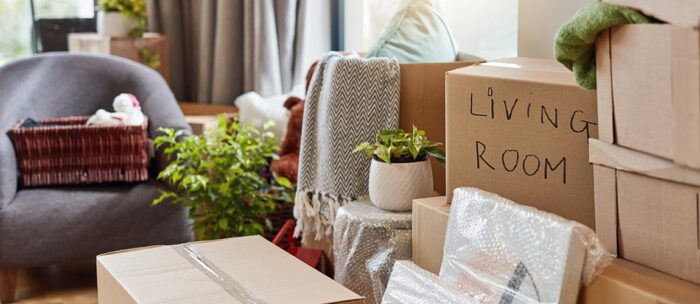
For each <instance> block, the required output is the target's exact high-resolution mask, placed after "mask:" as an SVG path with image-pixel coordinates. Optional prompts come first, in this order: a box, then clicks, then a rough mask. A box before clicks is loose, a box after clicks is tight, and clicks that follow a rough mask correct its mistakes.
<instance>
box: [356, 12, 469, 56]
mask: <svg viewBox="0 0 700 304" xmlns="http://www.w3.org/2000/svg"><path fill="white" fill-rule="evenodd" d="M367 57H396V59H398V61H399V62H401V63H406V62H446V61H455V59H456V57H457V44H456V43H455V40H454V38H453V37H452V33H451V32H450V29H449V28H448V27H447V24H446V23H445V21H444V20H443V19H442V16H440V14H439V13H438V12H437V10H436V7H435V5H434V4H433V1H432V0H404V1H403V2H402V3H401V6H400V8H399V11H398V12H397V13H396V15H394V17H392V18H391V20H390V21H389V24H388V25H387V27H386V29H385V30H384V33H383V34H382V36H381V37H380V38H379V40H378V41H377V42H376V43H375V45H374V46H373V47H372V48H371V49H370V51H369V52H368V53H367Z"/></svg>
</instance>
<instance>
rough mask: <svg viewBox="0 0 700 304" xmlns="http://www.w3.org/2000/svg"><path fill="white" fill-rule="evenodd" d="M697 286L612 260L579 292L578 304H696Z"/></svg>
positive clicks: (698, 292)
mask: <svg viewBox="0 0 700 304" xmlns="http://www.w3.org/2000/svg"><path fill="white" fill-rule="evenodd" d="M699 301H700V286H698V285H695V284H692V283H688V282H686V281H683V280H680V279H677V278H674V277H671V276H669V275H666V274H663V273H660V272H658V271H654V270H652V269H649V268H646V267H643V266H640V265H637V264H635V263H632V262H629V261H625V260H622V259H615V260H614V261H613V263H612V264H610V266H608V267H607V268H605V270H603V273H602V274H601V275H600V276H599V277H598V278H597V279H596V280H595V281H593V282H592V283H591V284H590V285H588V286H587V287H584V288H583V289H582V290H581V293H580V296H579V301H578V303H580V304H621V303H634V304H681V303H698V302H699Z"/></svg>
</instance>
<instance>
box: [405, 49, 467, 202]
mask: <svg viewBox="0 0 700 304" xmlns="http://www.w3.org/2000/svg"><path fill="white" fill-rule="evenodd" d="M477 62H479V61H474V60H469V61H455V62H439V63H402V64H400V70H401V98H400V111H399V127H400V128H401V129H403V130H405V131H410V130H411V129H412V127H413V125H415V126H416V127H418V128H419V129H422V130H425V133H426V135H427V136H428V139H430V140H431V141H434V142H441V143H444V142H445V73H447V72H448V71H450V70H454V69H457V68H461V67H465V66H469V65H472V64H474V63H477ZM431 163H432V167H433V168H432V169H433V185H434V189H435V191H437V192H438V193H439V194H440V195H444V194H445V168H444V167H443V166H442V165H440V164H439V163H438V162H437V161H436V160H435V159H432V160H431Z"/></svg>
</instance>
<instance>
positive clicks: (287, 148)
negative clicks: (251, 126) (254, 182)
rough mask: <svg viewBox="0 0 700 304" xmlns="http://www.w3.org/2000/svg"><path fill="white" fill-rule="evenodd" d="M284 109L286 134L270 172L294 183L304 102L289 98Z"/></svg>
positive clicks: (297, 165)
mask: <svg viewBox="0 0 700 304" xmlns="http://www.w3.org/2000/svg"><path fill="white" fill-rule="evenodd" d="M284 107H285V108H287V109H289V111H290V113H291V114H290V115H289V121H288V122H287V134H286V136H285V137H284V141H283V142H282V146H281V149H280V152H279V153H278V155H279V159H276V160H273V161H272V163H271V164H270V170H272V172H273V173H274V174H276V175H277V176H283V177H286V178H287V179H289V180H290V181H292V182H293V183H296V181H297V172H298V169H299V148H300V146H301V124H302V122H303V119H304V101H303V100H301V98H299V97H294V96H291V97H289V98H288V99H287V101H285V102H284Z"/></svg>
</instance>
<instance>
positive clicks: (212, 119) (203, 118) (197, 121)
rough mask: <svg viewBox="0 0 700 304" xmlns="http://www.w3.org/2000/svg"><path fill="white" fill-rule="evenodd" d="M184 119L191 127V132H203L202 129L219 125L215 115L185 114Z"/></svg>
mask: <svg viewBox="0 0 700 304" xmlns="http://www.w3.org/2000/svg"><path fill="white" fill-rule="evenodd" d="M185 121H187V123H188V124H189V125H190V128H192V134H204V131H206V130H207V129H210V128H214V127H216V126H218V125H219V118H218V117H217V116H216V115H185Z"/></svg>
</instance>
